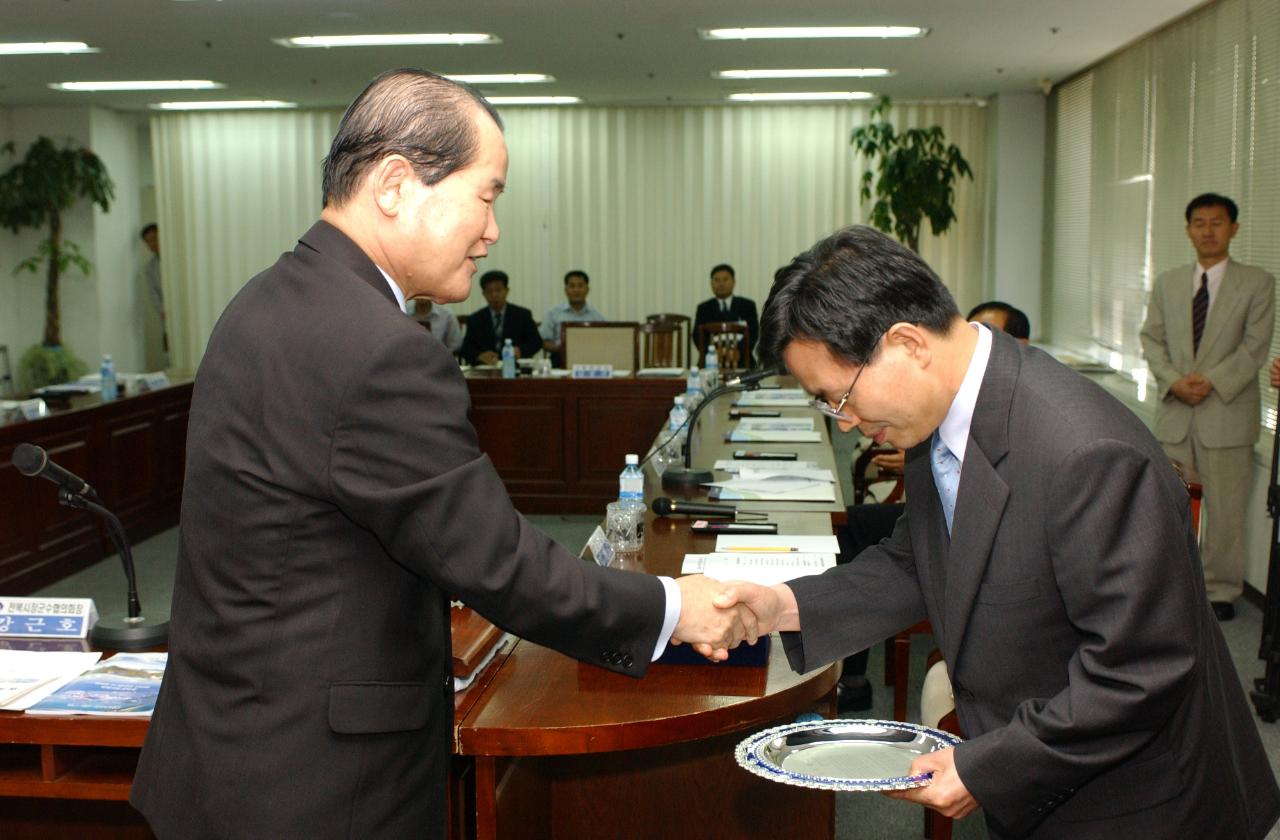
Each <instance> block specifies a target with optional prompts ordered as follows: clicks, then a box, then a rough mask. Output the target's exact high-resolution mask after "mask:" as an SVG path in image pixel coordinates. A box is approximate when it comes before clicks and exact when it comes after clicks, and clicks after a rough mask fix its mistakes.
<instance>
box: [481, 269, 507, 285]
mask: <svg viewBox="0 0 1280 840" xmlns="http://www.w3.org/2000/svg"><path fill="white" fill-rule="evenodd" d="M490 283H501V284H502V285H503V286H504V287H506V288H508V289H509V288H511V281H510V279H509V278H508V277H507V273H506V272H505V271H499V270H498V269H496V268H495V269H494V270H493V271H486V272H485V273H484V274H481V275H480V288H481V289H483V288H484V287H485V286H487V285H489V284H490Z"/></svg>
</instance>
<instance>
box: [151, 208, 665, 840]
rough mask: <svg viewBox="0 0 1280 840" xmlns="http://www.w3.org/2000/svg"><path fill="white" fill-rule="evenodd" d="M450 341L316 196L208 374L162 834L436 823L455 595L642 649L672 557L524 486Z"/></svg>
mask: <svg viewBox="0 0 1280 840" xmlns="http://www.w3.org/2000/svg"><path fill="white" fill-rule="evenodd" d="M469 403H470V401H469V398H468V395H467V387H466V383H465V381H464V380H463V378H462V375H461V374H460V373H459V371H458V367H457V365H456V364H455V363H454V362H453V360H452V357H451V356H450V354H449V351H448V350H447V349H445V347H444V346H443V345H441V344H440V342H439V341H436V340H435V339H433V338H432V337H431V336H430V335H429V334H424V332H423V330H422V327H420V326H419V325H418V324H417V323H415V322H414V321H413V319H411V318H406V317H404V315H403V313H401V312H400V311H399V309H398V307H397V306H396V303H395V300H394V297H393V296H392V294H391V291H390V289H389V288H388V287H387V283H386V281H385V280H384V279H383V277H382V275H381V274H380V273H379V272H378V269H377V268H376V267H375V266H374V264H373V263H372V262H370V261H369V259H368V258H367V257H366V256H365V255H364V254H363V253H362V252H361V251H360V250H359V249H358V248H357V246H356V245H355V244H354V243H353V242H352V241H351V240H349V239H347V238H346V237H345V236H344V235H343V234H341V233H340V232H339V231H338V230H337V229H335V228H333V227H331V226H330V225H328V224H326V223H323V222H320V223H318V224H316V225H315V226H314V227H313V228H312V229H311V230H310V231H308V232H307V234H306V235H305V236H304V237H303V238H302V240H301V242H300V244H299V245H298V247H297V249H296V250H294V251H293V252H292V253H288V254H285V255H284V256H282V257H281V258H280V260H279V262H277V263H276V264H275V265H274V266H273V267H272V268H270V269H268V270H266V271H265V272H263V273H262V274H259V275H258V276H257V277H255V278H254V279H253V280H251V281H249V283H248V284H247V285H246V286H245V287H244V288H243V289H242V290H241V291H240V292H239V293H238V294H237V295H236V297H235V299H234V300H232V301H231V303H230V304H229V305H228V306H227V309H226V311H225V312H224V313H223V315H222V317H221V318H220V319H219V321H218V324H217V326H216V327H215V328H214V331H213V334H212V336H211V337H210V339H209V346H208V349H207V351H206V353H205V356H204V360H203V362H202V363H201V365H200V369H199V372H198V373H197V376H196V384H195V392H194V395H193V398H192V404H191V419H190V428H189V432H188V446H187V463H186V484H185V487H184V493H183V499H182V520H181V543H180V549H179V558H178V568H177V579H176V581H175V585H174V594H173V617H172V624H171V628H170V634H169V645H170V652H169V665H168V669H167V671H166V673H165V678H164V683H163V685H162V686H161V689H160V698H159V701H158V705H157V708H156V712H155V716H154V717H153V719H152V721H151V727H150V730H149V731H148V733H147V740H146V745H145V746H144V748H143V751H142V758H141V760H140V762H139V764H138V770H137V774H136V777H135V782H134V787H133V793H132V796H131V801H132V802H133V804H134V805H135V806H136V807H137V808H138V809H139V810H140V811H141V812H142V813H143V814H145V815H146V817H147V819H148V820H149V821H150V823H151V826H152V828H153V829H154V830H155V831H156V833H157V834H158V835H159V836H160V837H161V838H169V837H173V838H178V837H181V838H193V837H246V838H247V837H299V838H301V837H306V838H316V837H321V838H329V837H378V838H384V837H393V838H399V837H404V838H408V837H414V838H420V837H432V838H434V837H441V836H443V835H444V831H445V777H446V771H447V767H448V759H449V754H450V747H451V741H450V732H451V730H452V726H453V680H452V677H451V657H450V642H449V603H448V602H449V598H450V597H456V598H459V599H462V600H464V601H466V602H467V603H468V604H470V605H471V606H473V607H474V608H475V609H477V610H478V611H479V612H481V613H482V614H484V615H485V616H487V617H488V618H490V619H491V620H493V621H494V622H495V623H497V624H499V625H500V626H502V627H504V628H506V629H507V630H510V631H511V632H513V633H516V634H518V635H520V636H522V637H524V638H528V639H532V640H534V641H537V642H540V643H542V644H546V645H549V646H551V647H554V648H556V649H558V650H561V651H564V652H565V653H568V654H570V655H572V656H576V657H578V658H580V659H583V660H585V661H587V662H592V663H596V664H599V665H600V666H601V667H605V668H609V669H611V670H617V671H622V672H624V673H630V674H634V675H639V674H641V673H643V672H644V670H645V668H646V666H647V664H648V662H649V658H650V656H651V655H652V653H653V648H654V645H655V644H656V641H657V637H658V634H659V632H660V629H661V625H662V619H663V604H664V596H663V592H662V585H661V583H660V582H659V581H658V580H657V579H656V578H651V577H647V576H644V575H639V574H631V573H627V574H623V573H617V572H614V571H613V570H608V569H601V568H600V567H598V566H596V564H594V563H586V562H583V561H581V560H579V559H578V558H576V557H574V556H573V555H572V554H570V553H568V552H567V551H565V550H564V549H563V548H561V547H560V546H558V545H557V544H555V543H554V542H552V541H551V540H550V539H549V538H548V537H546V536H545V535H544V534H542V533H541V532H540V531H538V530H537V529H535V528H534V527H532V526H531V525H530V524H529V523H528V522H526V521H525V519H524V518H523V517H521V516H520V515H519V514H518V513H516V511H515V510H514V509H512V507H511V503H510V501H509V498H508V496H507V493H506V491H505V490H504V489H503V485H502V482H501V480H500V479H499V478H498V476H497V474H496V473H495V472H494V469H493V465H492V464H491V463H490V461H489V459H488V458H487V457H486V456H485V455H483V454H482V453H481V452H480V451H479V449H478V448H477V446H476V437H475V432H474V430H473V429H472V427H471V425H470V424H469V423H468V422H467V410H468V407H469Z"/></svg>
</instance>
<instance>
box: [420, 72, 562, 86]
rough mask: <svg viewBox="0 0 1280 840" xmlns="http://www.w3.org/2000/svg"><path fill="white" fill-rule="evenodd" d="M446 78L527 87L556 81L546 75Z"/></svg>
mask: <svg viewBox="0 0 1280 840" xmlns="http://www.w3.org/2000/svg"><path fill="white" fill-rule="evenodd" d="M444 77H445V78H446V79H453V80H454V81H455V82H466V83H467V84H469V85H527V84H532V83H534V82H554V81H555V80H556V77H555V76H548V75H547V74H546V73H445V74H444Z"/></svg>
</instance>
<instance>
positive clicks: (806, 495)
mask: <svg viewBox="0 0 1280 840" xmlns="http://www.w3.org/2000/svg"><path fill="white" fill-rule="evenodd" d="M711 486H712V487H718V488H719V490H718V492H717V498H718V499H719V500H721V501H726V502H727V501H752V502H834V501H835V500H836V491H835V484H834V483H833V482H830V481H814V480H812V479H808V478H802V477H800V476H794V475H771V476H769V477H768V478H762V479H758V480H755V481H752V480H749V479H743V478H731V479H729V480H727V481H713V482H711Z"/></svg>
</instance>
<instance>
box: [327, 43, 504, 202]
mask: <svg viewBox="0 0 1280 840" xmlns="http://www.w3.org/2000/svg"><path fill="white" fill-rule="evenodd" d="M476 108H479V109H480V110H481V111H483V112H484V113H486V114H488V115H489V116H490V117H492V118H493V121H494V123H496V124H497V126H498V128H500V129H501V128H502V119H501V118H500V117H499V116H498V112H497V111H495V110H494V108H493V106H492V105H490V104H489V103H488V101H487V100H485V98H484V97H483V96H481V95H480V93H479V92H478V91H477V90H476V89H475V88H473V87H471V86H470V85H466V84H463V83H462V82H455V81H453V80H452V79H446V78H444V77H443V76H438V75H436V74H435V73H431V72H429V71H427V70H416V69H413V68H404V69H400V70H388V71H387V72H386V73H383V74H382V75H381V76H378V78H376V79H374V80H373V81H372V82H370V83H369V86H368V87H366V88H365V89H364V91H363V92H361V94H360V95H359V96H357V97H356V99H355V101H354V102H352V103H351V106H350V107H349V108H347V112H346V113H345V114H343V115H342V121H341V122H340V123H338V133H337V134H336V135H334V138H333V144H332V145H331V146H330V147H329V154H328V155H327V156H326V157H325V159H324V181H323V187H322V192H323V195H324V206H325V207H328V206H330V205H333V206H340V205H342V204H343V203H345V202H346V201H347V200H348V199H350V198H351V197H352V196H353V195H355V193H356V190H357V189H358V188H359V187H360V183H361V181H363V180H364V178H365V176H366V175H368V173H369V170H370V169H371V168H372V167H373V166H375V165H376V164H377V163H378V161H380V160H382V159H383V158H385V157H387V156H388V155H393V154H399V155H404V157H405V158H407V159H408V160H409V162H410V163H411V164H412V165H413V171H414V172H415V173H416V174H417V176H418V178H419V179H420V180H421V181H422V182H423V183H424V184H427V185H431V184H438V183H439V182H441V181H443V180H444V179H445V178H447V177H449V176H450V175H452V174H453V173H454V172H456V171H458V170H459V169H462V168H463V167H465V166H467V165H468V164H470V163H471V162H472V160H474V159H475V156H476V153H477V151H478V150H479V146H480V140H479V136H478V133H477V132H476V125H475V119H474V116H473V115H474V113H475V109H476Z"/></svg>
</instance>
